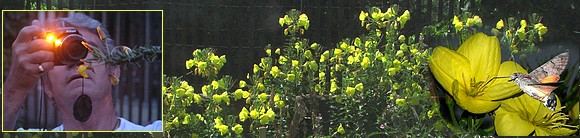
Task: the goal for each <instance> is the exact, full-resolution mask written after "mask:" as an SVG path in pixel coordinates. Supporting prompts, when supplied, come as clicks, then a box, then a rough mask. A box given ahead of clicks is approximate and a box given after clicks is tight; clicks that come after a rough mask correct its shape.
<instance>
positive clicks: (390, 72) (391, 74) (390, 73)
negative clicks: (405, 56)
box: [387, 67, 401, 76]
mask: <svg viewBox="0 0 580 138" xmlns="http://www.w3.org/2000/svg"><path fill="white" fill-rule="evenodd" d="M399 70H401V67H394V68H389V69H387V72H388V73H389V76H393V75H395V74H397V72H399Z"/></svg>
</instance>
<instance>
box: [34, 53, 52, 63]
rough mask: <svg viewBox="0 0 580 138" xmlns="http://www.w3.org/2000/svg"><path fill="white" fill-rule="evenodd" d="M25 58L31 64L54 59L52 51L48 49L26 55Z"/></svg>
mask: <svg viewBox="0 0 580 138" xmlns="http://www.w3.org/2000/svg"><path fill="white" fill-rule="evenodd" d="M27 58H28V59H27V60H28V61H29V63H32V64H40V63H44V62H52V61H53V60H54V53H52V52H50V51H37V52H34V53H32V54H29V55H28V56H27Z"/></svg>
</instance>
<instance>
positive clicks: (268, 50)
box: [266, 48, 272, 56]
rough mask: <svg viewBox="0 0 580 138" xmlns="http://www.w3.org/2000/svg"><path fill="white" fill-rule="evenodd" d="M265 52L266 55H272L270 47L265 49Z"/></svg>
mask: <svg viewBox="0 0 580 138" xmlns="http://www.w3.org/2000/svg"><path fill="white" fill-rule="evenodd" d="M266 54H268V56H272V49H269V48H268V49H266Z"/></svg>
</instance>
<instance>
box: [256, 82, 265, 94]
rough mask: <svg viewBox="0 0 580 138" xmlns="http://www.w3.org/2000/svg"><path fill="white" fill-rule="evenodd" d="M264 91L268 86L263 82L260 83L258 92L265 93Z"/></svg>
mask: <svg viewBox="0 0 580 138" xmlns="http://www.w3.org/2000/svg"><path fill="white" fill-rule="evenodd" d="M264 90H266V86H264V84H263V83H261V82H260V83H258V91H261V92H263V91H264Z"/></svg>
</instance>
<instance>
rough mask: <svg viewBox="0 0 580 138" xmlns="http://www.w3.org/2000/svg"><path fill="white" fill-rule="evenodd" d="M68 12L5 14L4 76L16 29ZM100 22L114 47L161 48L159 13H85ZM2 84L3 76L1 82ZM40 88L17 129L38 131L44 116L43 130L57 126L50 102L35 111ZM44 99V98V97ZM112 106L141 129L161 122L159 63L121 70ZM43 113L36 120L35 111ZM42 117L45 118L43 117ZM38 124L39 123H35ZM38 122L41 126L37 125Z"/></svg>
mask: <svg viewBox="0 0 580 138" xmlns="http://www.w3.org/2000/svg"><path fill="white" fill-rule="evenodd" d="M71 13H72V12H5V13H4V19H5V26H4V27H3V31H5V34H4V46H3V49H4V53H3V54H4V58H3V60H4V65H5V66H3V69H4V74H7V73H8V72H9V69H10V64H11V63H10V58H11V52H10V51H11V45H12V42H13V41H14V39H15V37H16V36H17V35H18V32H19V31H20V28H22V27H24V26H27V25H29V24H30V22H31V21H32V20H34V19H40V20H50V19H51V18H52V19H54V18H59V17H66V16H67V15H70V14H71ZM85 14H87V15H89V16H91V17H93V18H94V19H96V20H99V21H101V22H102V23H103V24H104V26H105V27H106V28H107V29H108V30H109V32H110V33H111V35H112V37H113V39H114V40H115V43H116V45H125V46H129V47H136V46H144V45H157V46H159V45H161V32H162V28H161V27H162V24H161V22H162V20H161V19H162V13H161V11H147V12H144V11H134V12H85ZM3 79H4V80H5V76H4V78H3ZM41 95H42V92H41V91H40V86H39V87H37V89H35V90H34V91H33V92H31V94H29V96H28V97H27V99H26V101H25V104H24V106H23V108H22V111H21V112H20V117H19V122H18V125H17V126H18V127H23V128H42V127H44V121H45V120H44V116H45V115H46V116H47V120H46V122H47V124H46V126H47V128H54V127H56V126H58V125H60V124H61V122H62V120H60V117H59V114H58V113H57V111H56V109H55V108H54V106H53V104H52V102H50V101H49V100H48V99H45V100H44V106H43V107H42V108H41V107H39V106H38V105H39V103H40V102H39V101H41V100H40V96H41ZM45 98H46V97H45ZM113 102H114V107H115V110H116V112H117V114H118V116H121V117H124V118H126V119H128V120H129V121H131V122H133V123H137V124H141V125H146V124H149V123H150V122H152V121H155V120H160V119H161V114H162V112H161V106H162V105H161V61H158V62H154V63H148V62H144V61H140V62H137V63H135V64H127V65H122V66H121V77H120V81H119V84H118V85H116V86H114V87H113ZM41 109H42V110H44V111H43V113H42V116H43V117H41V118H40V119H41V120H39V118H38V116H39V114H40V113H39V111H40V110H41ZM45 113H46V114H45ZM39 121H40V122H39ZM41 122H42V123H41Z"/></svg>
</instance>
